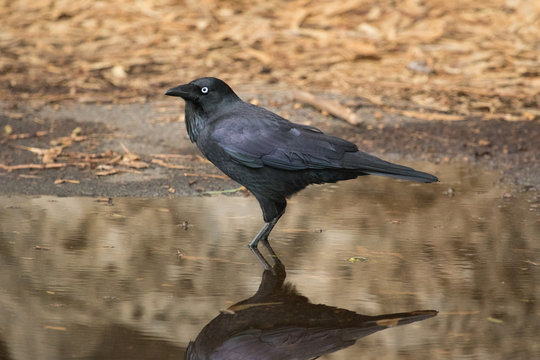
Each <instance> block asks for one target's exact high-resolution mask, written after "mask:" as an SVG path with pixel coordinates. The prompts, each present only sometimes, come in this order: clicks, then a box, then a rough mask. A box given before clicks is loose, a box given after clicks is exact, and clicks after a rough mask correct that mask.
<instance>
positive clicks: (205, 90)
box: [201, 86, 208, 94]
mask: <svg viewBox="0 0 540 360" xmlns="http://www.w3.org/2000/svg"><path fill="white" fill-rule="evenodd" d="M201 92H202V93H203V94H207V93H208V88H207V87H206V86H204V87H202V88H201Z"/></svg>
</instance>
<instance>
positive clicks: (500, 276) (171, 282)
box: [0, 169, 540, 359]
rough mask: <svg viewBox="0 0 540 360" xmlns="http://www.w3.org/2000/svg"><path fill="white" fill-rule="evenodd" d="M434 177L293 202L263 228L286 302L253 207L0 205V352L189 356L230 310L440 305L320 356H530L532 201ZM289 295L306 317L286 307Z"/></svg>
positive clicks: (535, 312)
mask: <svg viewBox="0 0 540 360" xmlns="http://www.w3.org/2000/svg"><path fill="white" fill-rule="evenodd" d="M470 174H474V175H470ZM438 175H440V177H441V178H442V179H445V181H444V182H443V183H440V184H433V185H425V184H422V185H419V184H411V183H406V182H401V181H395V180H391V179H381V178H374V177H371V178H370V177H366V178H365V179H359V180H357V181H349V182H344V183H340V184H337V185H325V186H314V187H311V188H309V189H308V190H306V191H304V192H302V193H301V194H300V195H298V196H295V197H293V198H292V199H291V201H290V202H289V207H288V210H287V213H286V214H285V216H284V217H283V218H282V220H281V221H280V222H279V223H278V225H277V226H276V228H275V230H274V231H273V233H272V234H271V244H272V246H273V248H274V250H275V251H276V253H277V254H278V256H279V258H280V260H281V262H282V264H283V265H284V269H285V271H286V274H287V276H286V279H284V284H283V286H282V287H280V286H275V288H276V289H277V290H275V291H278V292H279V294H281V295H279V296H278V295H275V294H276V293H275V292H272V291H274V290H272V291H270V290H269V291H266V290H264V289H263V288H265V286H266V287H268V288H272V286H274V285H272V284H276V283H279V281H283V279H282V278H281V279H280V278H279V276H277V275H275V274H274V275H273V274H271V273H269V272H266V273H265V277H263V268H262V266H261V264H260V263H259V261H258V260H257V258H256V257H255V256H254V255H253V254H252V253H251V252H250V250H249V249H248V248H247V246H246V245H247V243H248V242H249V240H250V239H251V238H252V237H253V236H254V235H255V234H256V232H257V231H258V230H259V227H260V226H262V216H261V214H260V209H259V207H258V204H257V202H256V201H255V199H254V198H253V197H241V196H240V197H238V196H236V197H231V196H211V197H206V196H202V197H175V198H170V199H132V198H120V199H113V202H112V205H110V204H108V203H106V202H98V201H97V199H92V198H55V197H19V196H15V197H3V198H0V358H2V359H74V358H75V359H156V358H159V359H173V358H174V359H182V358H184V356H185V352H186V348H187V347H188V344H189V342H190V341H195V340H196V339H197V337H198V335H199V333H200V332H201V330H203V329H204V328H205V326H207V325H208V324H212V325H210V327H208V328H207V329H210V332H211V334H212V336H214V335H215V336H214V340H215V341H225V340H226V338H227V336H229V335H230V331H229V330H230V329H229V330H227V329H224V330H223V329H221V328H220V329H221V330H218V327H217V325H216V324H218V325H219V326H222V327H223V326H225V325H222V324H223V323H222V322H220V321H222V319H224V316H225V317H226V316H230V317H231V318H233V317H236V318H238V319H239V318H241V316H240V315H239V314H240V313H242V314H243V315H242V316H243V317H242V321H244V322H246V323H247V322H249V320H250V319H251V318H254V319H255V320H258V321H259V322H260V321H262V320H261V319H263V318H264V314H273V315H272V316H267V317H269V318H271V319H269V320H268V321H274V323H277V322H279V321H276V320H275V319H281V317H283V319H285V318H287V319H306V318H307V319H308V320H309V319H312V320H310V321H315V320H317V319H318V320H320V319H322V318H323V317H324V315H323V313H322V312H321V313H317V312H316V311H315V310H313V309H314V308H310V307H309V306H311V305H310V304H324V305H325V306H327V307H336V308H337V309H335V310H334V311H335V312H336V314H342V313H343V314H349V315H348V316H349V319H350V318H351V316H353V317H354V316H356V315H353V314H355V313H356V314H357V315H358V314H361V315H368V316H375V315H385V314H392V313H409V315H410V312H414V311H417V310H436V311H438V312H439V313H438V314H437V315H436V316H433V315H434V314H435V313H433V314H432V315H431V317H429V318H428V317H426V318H425V319H416V321H415V322H412V323H410V324H407V325H404V326H399V327H391V328H388V329H385V330H381V329H378V330H381V331H379V332H376V333H374V334H372V335H369V336H365V335H362V336H365V337H362V338H360V339H359V340H358V341H356V343H355V344H354V345H351V346H347V347H346V346H342V347H343V349H342V350H339V351H336V352H333V353H332V354H329V355H323V356H322V357H321V359H359V358H360V359H398V358H399V359H448V358H455V359H534V358H540V341H538V339H539V338H540V316H539V315H540V314H539V306H538V300H539V297H540V287H539V283H540V209H539V200H538V198H537V197H536V195H535V193H530V192H529V193H517V192H514V191H513V190H512V189H511V188H509V187H504V186H500V185H497V184H494V183H493V179H494V178H496V177H492V176H490V174H486V173H481V172H477V171H475V172H471V169H461V170H460V169H458V170H452V171H450V170H449V171H448V173H446V174H445V173H443V174H438ZM449 188H452V189H453V190H452V191H448V189H449ZM505 193H508V194H506V196H505ZM509 195H511V196H509ZM262 250H263V249H261V251H262ZM263 254H264V255H265V256H266V257H267V258H269V259H270V261H271V260H272V259H271V257H268V254H267V253H265V252H263ZM278 275H279V274H278ZM276 276H277V277H276ZM268 284H271V285H268ZM278 285H279V284H278ZM260 286H261V288H259V287H260ZM292 286H294V288H295V289H296V291H293V290H292ZM272 289H273V288H272ZM280 289H281V290H280ZM282 289H287V291H289V290H290V292H283V291H282ZM265 291H266V293H265V294H266V295H264V296H267V297H264V296H262V295H261V294H263V292H265ZM284 293H287V294H288V295H287V296H289V295H291V294H292V298H294V299H296V300H292V301H293V302H294V301H298V299H303V298H302V297H301V296H304V297H306V298H307V299H309V302H308V305H309V306H308V307H307V308H306V307H302V310H298V309H299V308H294V309H293V310H291V308H290V307H289V308H288V309H289V310H282V309H281V308H279V309H278V308H277V307H276V306H277V305H279V306H288V305H287V304H288V300H286V299H285V297H284V296H282V295H283V294H284ZM268 294H269V295H268ZM276 296H277V297H276ZM249 299H251V300H249ZM254 299H255V300H254ZM244 300H246V302H242V301H244ZM302 301H303V300H302ZM306 301H307V300H306ZM239 302H240V304H237V303H239ZM234 304H236V305H234ZM246 304H251V305H249V306H246ZM253 304H255V305H253ZM284 304H285V305H284ZM232 305H234V306H233V307H232V308H230V307H231V306H232ZM253 306H255V311H253V310H254V309H253ZM259 307H260V308H259ZM327 307H325V308H318V309H319V310H320V309H322V310H320V311H326V310H327V309H329V308H327ZM228 308H230V309H229V310H227V309H228ZM231 309H232V310H231ZM246 309H249V311H250V312H245V310H246ZM259 310H260V311H259ZM346 310H348V311H351V313H346V312H345V311H346ZM220 311H221V312H220ZM242 311H244V312H242ZM272 311H274V312H272ZM280 311H281V312H280ZM286 311H289V312H288V313H287V312H286ZM291 311H296V313H295V312H291ZM246 314H247V315H246ZM254 314H260V317H259V316H256V315H254ZM291 314H293V315H291ZM220 315H222V316H221V317H219V316H220ZM336 316H337V315H336ZM403 316H404V315H403ZM403 316H402V317H403ZM218 317H219V318H218ZM403 318H404V317H403ZM215 319H218V320H215ZM313 319H315V320H313ZM362 319H363V318H362ZM227 321H228V320H227ZM227 321H226V322H225V324H226V326H229V327H230V326H233V325H231V323H230V322H227ZM265 321H266V320H265ZM291 321H292V320H291ZM306 321H307V320H306ZM344 321H345V320H344ZM396 321H397V320H396ZM385 325H397V322H395V323H392V322H388V321H387V322H386V323H385ZM234 326H236V325H234ZM246 326H248V327H249V326H254V325H249V324H248V325H246ZM269 326H270V325H269ZM272 326H277V325H276V324H274V325H272ZM290 328H291V327H290ZM290 328H289V330H288V331H290ZM298 328H300V325H296V327H295V329H298ZM272 329H273V330H275V329H274V328H272ZM227 331H229V333H227ZM218 333H219V334H218ZM223 334H225V335H223ZM227 334H228V335H227ZM272 334H273V335H275V334H277V331H274V332H273V333H272ZM290 334H292V333H290ZM310 334H311V333H310ZM278 335H280V336H281V335H282V333H279V334H278ZM219 336H221V338H220V340H219V339H218V340H216V339H215V338H217V337H219ZM265 336H269V335H265ZM287 336H289V337H292V336H295V335H294V334H293V335H287ZM310 336H311V335H310ZM305 337H306V336H305ZM326 337H327V336H326ZM285 338H286V337H285ZM285 338H279V337H277V339H285ZM200 339H203V340H204V336H202V337H199V338H198V340H200ZM272 339H274V340H275V339H276V338H272ZM283 341H285V340H283ZM353 342H354V341H353ZM214 345H215V344H214ZM208 346H209V345H208ZM215 346H217V345H215ZM336 350H337V349H336Z"/></svg>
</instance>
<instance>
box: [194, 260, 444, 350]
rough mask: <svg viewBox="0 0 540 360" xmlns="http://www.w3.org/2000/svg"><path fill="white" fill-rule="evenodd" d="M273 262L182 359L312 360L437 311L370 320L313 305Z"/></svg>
mask: <svg viewBox="0 0 540 360" xmlns="http://www.w3.org/2000/svg"><path fill="white" fill-rule="evenodd" d="M272 259H273V261H274V266H272V267H271V269H267V270H265V271H264V272H263V275H262V279H261V284H260V286H259V289H258V290H257V293H255V295H253V296H252V297H250V298H249V299H246V300H243V301H240V302H238V303H236V304H234V305H232V306H231V307H229V308H228V309H227V310H225V311H222V312H221V313H220V314H219V315H218V316H217V317H215V318H214V319H213V320H212V321H210V322H209V323H208V324H207V325H206V326H205V327H204V329H202V330H201V332H200V333H199V335H198V336H197V338H196V339H195V341H193V342H190V343H189V346H188V348H187V350H186V359H188V360H203V359H220V360H229V359H230V360H232V359H234V360H242V359H261V360H263V359H264V360H285V359H297V360H299V359H306V360H307V359H316V358H318V357H319V356H322V355H324V354H329V353H332V352H334V351H338V350H340V349H344V348H346V347H348V346H351V345H353V344H354V343H355V342H356V341H357V340H358V339H360V338H362V337H364V336H368V335H371V334H373V333H375V332H377V331H381V330H384V329H388V328H390V327H394V326H400V325H405V324H410V323H413V322H416V321H422V320H426V319H428V318H431V317H434V316H436V315H437V311H435V310H417V311H413V312H404V313H395V314H381V315H376V316H368V315H363V314H358V313H356V312H353V311H350V310H346V309H341V308H337V307H333V306H329V305H325V304H313V303H311V302H310V301H309V300H308V299H307V298H306V297H305V296H302V295H301V294H299V293H298V292H297V291H296V289H295V287H294V285H292V284H290V283H284V281H285V277H286V272H285V267H284V266H283V264H282V263H281V261H279V259H278V258H277V257H272ZM373 351H376V349H373Z"/></svg>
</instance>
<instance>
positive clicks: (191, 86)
mask: <svg viewBox="0 0 540 360" xmlns="http://www.w3.org/2000/svg"><path fill="white" fill-rule="evenodd" d="M165 95H168V96H179V97H181V98H182V99H184V100H185V101H186V103H188V102H191V103H193V104H194V105H196V106H198V107H201V108H202V109H203V110H204V111H205V112H207V113H209V112H212V111H214V110H216V109H217V107H218V105H220V104H223V103H227V102H234V101H238V100H240V98H239V97H238V96H237V95H236V94H235V93H234V91H233V90H232V89H231V88H230V87H229V85H227V84H226V83H225V82H224V81H222V80H220V79H216V78H213V77H204V78H200V79H197V80H193V81H192V82H190V83H188V84H184V85H179V86H177V87H174V88H172V89H169V90H167V92H166V93H165Z"/></svg>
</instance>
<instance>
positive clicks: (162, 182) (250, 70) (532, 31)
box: [0, 0, 540, 197]
mask: <svg viewBox="0 0 540 360" xmlns="http://www.w3.org/2000/svg"><path fill="white" fill-rule="evenodd" d="M0 15H1V16H2V19H3V20H4V21H3V26H2V32H1V33H0V98H1V99H2V100H1V102H0V110H1V111H0V181H1V185H0V192H1V193H3V194H12V193H28V194H57V195H66V196H67V195H88V196H105V197H108V196H165V195H171V194H196V193H201V192H206V191H215V190H224V189H234V188H236V187H237V186H236V184H234V183H233V182H231V181H230V180H227V179H226V178H224V177H223V176H222V175H221V174H220V173H219V172H218V171H217V170H216V169H215V168H213V167H212V166H211V165H210V164H208V163H207V162H205V161H204V159H202V158H200V156H198V152H197V151H196V149H195V147H194V146H193V145H192V144H190V143H189V140H188V139H187V136H186V133H185V129H184V124H183V115H182V113H183V105H182V102H181V101H178V100H177V99H164V97H163V92H164V91H165V90H166V89H167V88H169V87H172V86H175V85H177V84H179V83H184V82H187V81H189V80H192V79H194V78H197V77H201V76H207V75H213V76H218V77H220V78H223V79H224V80H226V81H227V82H228V83H230V85H231V86H232V87H233V88H234V89H235V90H237V91H238V92H239V93H240V94H241V95H242V97H243V98H244V99H246V100H248V101H252V102H254V103H258V104H261V105H263V106H265V107H268V108H270V109H272V110H274V111H276V112H278V113H279V114H280V115H282V116H285V117H287V118H290V119H291V120H293V121H296V122H301V123H310V124H312V125H315V126H317V127H319V128H321V129H322V130H324V131H325V132H327V133H330V134H335V135H338V136H342V137H344V138H346V139H348V140H351V141H353V142H355V143H357V144H358V145H359V147H360V148H361V149H363V150H365V151H368V152H371V153H374V154H376V155H380V156H382V157H385V158H387V159H389V160H392V161H397V162H405V163H411V162H414V161H426V163H424V164H419V166H422V167H427V168H428V170H430V171H432V172H434V173H437V168H438V167H439V168H440V167H444V166H445V165H446V164H447V163H456V162H458V163H468V164H477V165H480V166H485V167H488V168H491V169H494V170H496V171H495V172H494V175H493V176H494V181H504V182H509V183H513V184H517V185H518V186H519V188H520V189H524V190H527V189H538V187H539V184H540V170H539V168H540V166H539V161H538V157H539V156H540V155H539V142H538V140H537V139H538V138H540V137H539V132H540V129H539V128H540V126H539V122H540V110H539V108H540V72H539V71H538V69H540V57H539V56H538V48H539V47H540V42H539V41H540V40H539V39H540V30H539V29H540V26H539V23H540V3H538V2H531V1H527V0H511V1H508V0H505V1H503V0H496V1H492V0H482V1H477V2H469V1H456V2H453V3H451V4H450V3H448V2H445V1H440V0H433V1H428V2H421V1H415V0H409V1H404V2H398V3H395V2H393V1H370V0H350V1H345V2H326V1H322V0H311V1H306V0H295V1H287V2H283V1H277V0H271V1H264V2H262V1H255V2H247V1H246V2H244V1H219V2H218V1H213V0H206V1H200V2H199V1H197V2H191V1H185V2H182V1H174V2H173V1H168V0H160V1H150V0H140V1H136V2H133V1H129V0H117V1H112V2H106V3H105V2H100V1H77V2H65V1H59V0H39V1H33V2H26V1H23V0H18V1H10V2H2V3H0ZM301 91H303V92H301ZM428 163H429V164H428ZM415 166H416V165H415ZM442 180H443V181H444V179H442Z"/></svg>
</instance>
